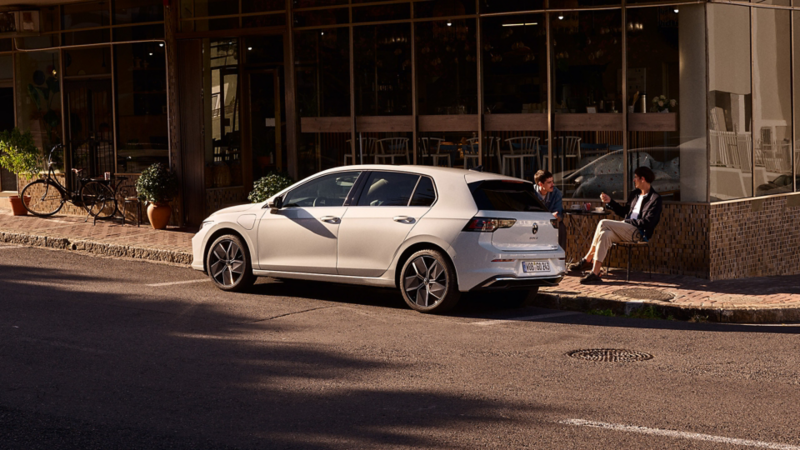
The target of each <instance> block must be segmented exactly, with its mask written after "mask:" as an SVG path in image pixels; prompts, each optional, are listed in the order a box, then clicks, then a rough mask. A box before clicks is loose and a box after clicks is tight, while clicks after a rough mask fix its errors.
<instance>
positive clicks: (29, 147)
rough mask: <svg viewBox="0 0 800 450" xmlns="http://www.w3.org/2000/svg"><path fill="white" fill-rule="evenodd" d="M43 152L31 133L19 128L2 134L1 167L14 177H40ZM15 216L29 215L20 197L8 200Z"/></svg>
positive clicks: (0, 141) (0, 146) (0, 144)
mask: <svg viewBox="0 0 800 450" xmlns="http://www.w3.org/2000/svg"><path fill="white" fill-rule="evenodd" d="M42 161H43V159H42V152H41V151H39V148H38V147H36V145H35V144H34V143H33V135H31V133H30V132H27V131H26V132H25V133H22V132H20V130H19V128H14V129H13V130H7V131H3V132H0V167H3V168H4V169H6V170H8V171H9V172H11V173H13V174H14V175H17V176H20V175H27V176H28V178H29V179H32V178H36V177H37V176H39V170H40V169H41V168H42ZM8 200H9V202H11V209H12V211H13V212H14V215H15V216H24V215H26V214H28V211H27V210H26V209H25V206H24V205H23V204H22V199H20V198H19V196H16V195H15V196H12V197H9V198H8Z"/></svg>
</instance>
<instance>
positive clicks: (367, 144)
mask: <svg viewBox="0 0 800 450" xmlns="http://www.w3.org/2000/svg"><path fill="white" fill-rule="evenodd" d="M361 139H362V140H363V142H364V148H363V151H364V162H366V163H367V164H369V163H371V162H373V161H374V159H375V142H377V140H378V138H374V137H365V138H361ZM347 143H348V144H349V143H350V139H348V140H347ZM358 145H359V140H358V138H356V160H358V152H359V148H358ZM347 148H348V151H347V152H346V153H345V154H344V165H345V166H346V165H347V160H348V159H352V158H353V154H352V153H351V152H350V146H349V145H348V146H347ZM358 164H361V161H359V162H358Z"/></svg>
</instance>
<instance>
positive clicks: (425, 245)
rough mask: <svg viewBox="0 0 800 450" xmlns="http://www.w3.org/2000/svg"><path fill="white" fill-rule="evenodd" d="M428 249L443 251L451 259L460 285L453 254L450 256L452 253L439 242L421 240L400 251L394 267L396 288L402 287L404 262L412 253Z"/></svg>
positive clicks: (456, 280)
mask: <svg viewBox="0 0 800 450" xmlns="http://www.w3.org/2000/svg"><path fill="white" fill-rule="evenodd" d="M427 249H431V250H438V251H440V252H442V254H443V255H444V257H445V258H447V260H448V261H450V264H452V265H453V271H454V272H455V274H456V279H455V282H456V286H458V270H456V265H455V262H453V258H452V256H450V253H449V252H448V251H447V250H445V249H444V247H442V246H441V245H439V244H436V243H433V242H431V241H420V242H415V243H413V244H411V245H409V246H408V247H406V248H405V249H404V250H403V251H402V252H401V253H400V256H399V257H398V258H397V264H395V265H394V267H395V271H394V285H395V287H396V288H398V289H399V288H400V275H401V272H402V271H403V264H405V263H406V261H408V258H409V257H411V255H413V254H414V253H416V252H418V251H420V250H427Z"/></svg>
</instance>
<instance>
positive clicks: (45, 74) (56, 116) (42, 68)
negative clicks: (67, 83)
mask: <svg viewBox="0 0 800 450" xmlns="http://www.w3.org/2000/svg"><path fill="white" fill-rule="evenodd" d="M15 57H16V64H15V71H16V87H15V92H16V96H15V97H16V103H17V111H16V113H17V126H19V128H20V129H21V130H22V131H30V132H31V134H32V135H33V140H34V142H35V144H36V146H37V147H39V148H40V149H42V150H43V151H50V147H52V146H53V145H55V144H59V143H61V142H62V130H61V94H60V92H61V88H60V84H59V78H60V77H61V74H60V73H59V72H58V70H57V68H58V67H59V57H58V52H54V51H43V52H31V53H17V54H16V55H15ZM56 157H57V158H59V159H58V161H57V163H58V168H59V169H63V168H64V167H63V159H61V158H62V157H63V153H59V154H58V155H56Z"/></svg>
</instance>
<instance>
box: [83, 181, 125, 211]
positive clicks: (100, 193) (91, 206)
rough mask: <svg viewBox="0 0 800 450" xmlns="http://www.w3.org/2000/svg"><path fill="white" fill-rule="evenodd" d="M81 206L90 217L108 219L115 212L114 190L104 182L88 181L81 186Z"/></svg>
mask: <svg viewBox="0 0 800 450" xmlns="http://www.w3.org/2000/svg"><path fill="white" fill-rule="evenodd" d="M81 201H82V202H83V207H84V208H86V211H87V212H88V213H89V215H91V216H92V217H96V218H98V219H109V218H111V217H114V215H115V214H116V213H117V199H116V198H115V196H114V191H113V190H112V189H111V188H110V187H108V185H107V184H105V183H100V182H99V181H90V182H88V183H86V184H84V185H83V187H82V188H81Z"/></svg>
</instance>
